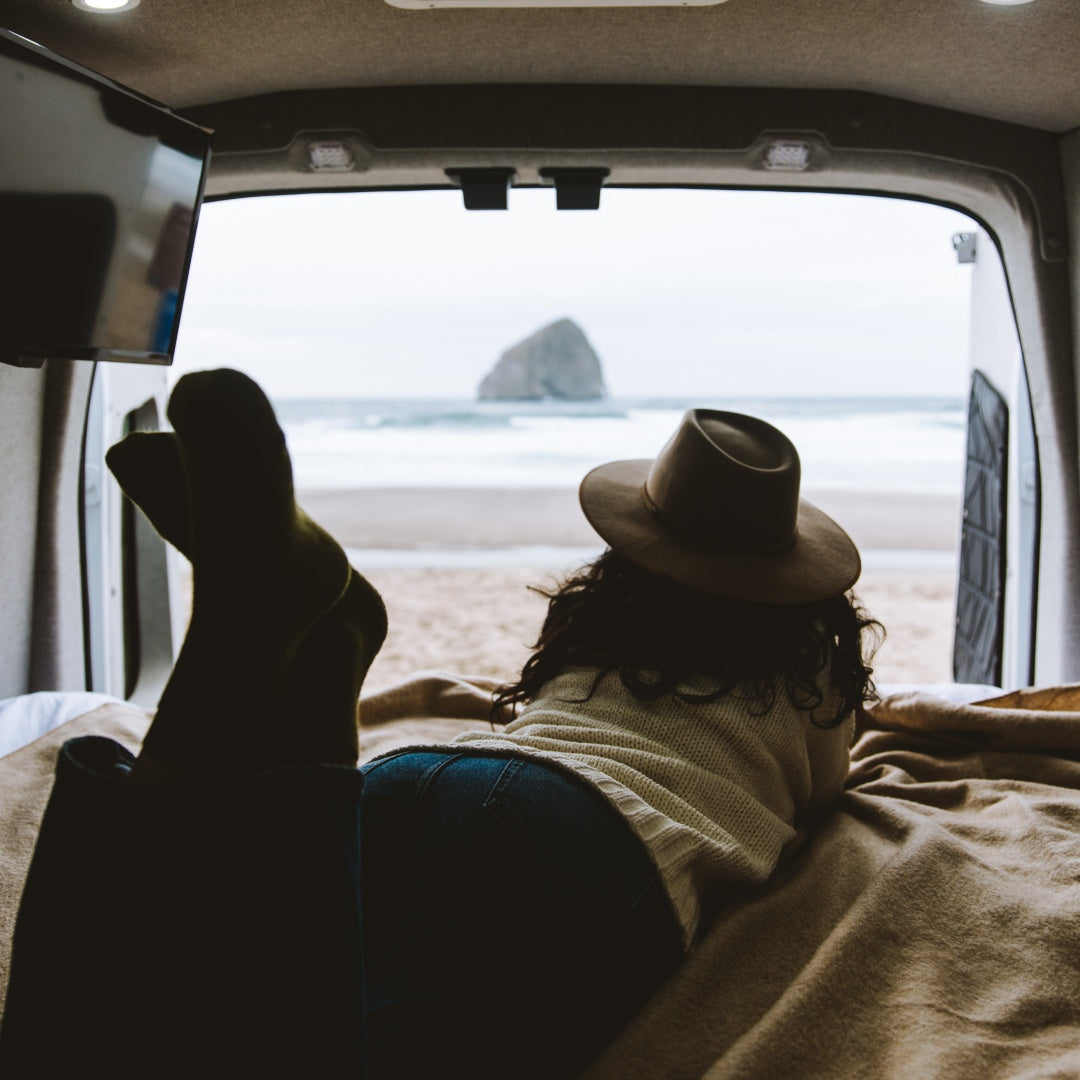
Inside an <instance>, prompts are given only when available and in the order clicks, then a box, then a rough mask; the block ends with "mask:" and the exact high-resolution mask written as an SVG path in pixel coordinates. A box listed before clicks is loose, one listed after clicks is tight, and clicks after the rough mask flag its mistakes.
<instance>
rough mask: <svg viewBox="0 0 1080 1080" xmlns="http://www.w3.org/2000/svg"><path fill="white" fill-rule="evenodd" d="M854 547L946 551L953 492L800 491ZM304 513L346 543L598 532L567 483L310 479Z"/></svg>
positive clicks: (302, 494) (482, 541)
mask: <svg viewBox="0 0 1080 1080" xmlns="http://www.w3.org/2000/svg"><path fill="white" fill-rule="evenodd" d="M804 496H805V498H806V499H808V500H809V501H810V502H812V503H814V504H815V505H816V506H817V507H818V508H819V509H821V510H823V511H824V512H825V513H826V514H828V515H829V516H830V517H832V518H833V519H834V520H836V521H837V522H839V523H840V525H841V526H842V527H843V528H844V529H845V530H846V531H847V532H848V533H849V534H850V536H851V538H852V539H853V540H854V541H855V544H856V545H857V546H858V547H859V549H860V550H861V551H870V550H918V551H950V550H954V549H955V548H956V544H957V538H958V536H959V523H960V498H959V495H958V494H957V495H948V494H940V493H932V494H919V493H913V492H867V491H816V492H815V491H807V492H805V493H804ZM297 501H298V502H299V503H300V505H301V506H302V507H303V508H304V509H305V510H306V511H307V513H308V514H309V515H310V516H311V517H312V518H313V519H314V520H315V521H317V522H319V524H320V525H322V526H323V528H325V529H326V530H327V531H328V532H330V533H331V534H332V535H333V536H334V537H336V538H337V540H338V542H339V543H340V544H342V545H343V546H344V547H351V548H385V549H393V550H406V549H411V548H421V547H429V548H440V547H441V548H448V547H454V546H467V547H479V548H484V547H489V548H506V547H514V546H519V545H520V546H548V547H568V548H592V547H595V546H596V545H597V543H598V540H597V537H596V534H595V533H594V532H593V530H592V528H591V526H590V525H589V523H588V522H587V521H586V520H585V516H584V515H583V514H582V512H581V509H580V507H579V506H578V501H577V491H576V489H574V488H553V487H551V488H496V487H490V488H489V487H398V488H377V487H375V488H307V489H301V490H299V491H298V492H297Z"/></svg>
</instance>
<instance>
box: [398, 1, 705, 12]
mask: <svg viewBox="0 0 1080 1080" xmlns="http://www.w3.org/2000/svg"><path fill="white" fill-rule="evenodd" d="M386 2H387V3H388V4H391V5H392V6H393V7H397V8H412V9H417V8H442V9H443V10H446V9H448V8H610V7H708V6H709V5H711V4H722V3H724V0H386Z"/></svg>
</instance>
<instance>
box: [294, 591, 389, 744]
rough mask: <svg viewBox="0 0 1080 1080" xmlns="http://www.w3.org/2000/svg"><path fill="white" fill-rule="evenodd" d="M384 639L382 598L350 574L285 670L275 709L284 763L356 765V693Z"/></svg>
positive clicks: (384, 622) (384, 626)
mask: <svg viewBox="0 0 1080 1080" xmlns="http://www.w3.org/2000/svg"><path fill="white" fill-rule="evenodd" d="M385 638H386V608H385V606H384V605H383V602H382V597H381V596H379V593H378V592H377V591H376V589H375V587H374V586H373V585H372V584H371V583H370V582H369V581H368V580H367V579H366V578H364V577H362V576H361V575H360V574H358V573H357V572H356V571H355V570H354V571H353V572H352V573H351V575H350V576H349V586H348V588H347V589H346V590H345V595H344V596H343V597H342V598H341V599H340V600H339V601H338V602H337V603H336V604H335V605H334V607H333V608H332V609H331V610H330V611H329V612H328V613H327V614H326V615H324V616H323V618H321V619H320V620H319V621H318V622H317V623H316V624H315V625H314V626H313V627H312V629H311V632H310V633H309V634H308V636H307V637H306V638H305V639H304V643H303V645H301V647H300V649H299V651H298V652H297V654H296V658H295V659H294V660H293V663H292V667H291V668H290V669H289V673H288V676H287V678H286V682H285V688H284V693H283V694H282V699H281V706H280V709H279V710H278V714H279V716H280V721H279V727H280V730H281V731H282V733H283V735H282V737H283V741H284V742H286V743H287V746H288V751H289V760H291V761H294V762H301V761H303V762H311V763H316V762H331V763H333V764H336V765H355V764H356V759H357V756H358V754H359V744H358V732H357V704H358V701H359V698H360V689H361V687H362V686H363V683H364V678H365V676H366V675H367V672H368V668H369V667H371V662H372V661H373V660H374V659H375V656H376V654H377V653H378V651H379V649H380V648H381V647H382V643H383V641H384V639H385Z"/></svg>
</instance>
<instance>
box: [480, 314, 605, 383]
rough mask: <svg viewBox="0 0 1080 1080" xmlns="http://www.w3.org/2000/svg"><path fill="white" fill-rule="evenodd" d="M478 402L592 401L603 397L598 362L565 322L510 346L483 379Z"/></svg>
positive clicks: (572, 325) (571, 324)
mask: <svg viewBox="0 0 1080 1080" xmlns="http://www.w3.org/2000/svg"><path fill="white" fill-rule="evenodd" d="M477 396H478V397H479V399H480V400H481V401H542V400H543V399H544V398H555V399H557V400H559V401H594V400H596V399H597V398H603V397H607V389H606V388H605V386H604V376H603V373H602V372H601V370H600V358H599V357H598V356H597V355H596V353H595V352H594V351H593V347H592V346H591V345H590V344H589V342H588V340H587V339H586V337H585V335H584V334H583V333H582V332H581V328H580V327H579V326H578V325H577V323H575V322H572V321H571V320H570V319H559V320H558V322H553V323H551V325H550V326H545V327H544V328H543V329H542V330H537V331H536V333H535V334H532V335H531V336H530V337H527V338H526V339H525V340H524V341H519V342H518V343H517V344H516V345H513V346H511V347H510V348H509V349H507V350H506V352H504V353H503V354H502V356H500V357H499V360H498V363H496V365H495V366H494V367H493V368H492V369H491V371H489V372H488V373H487V375H485V376H484V379H483V381H482V382H481V383H480V390H479V393H478V395H477Z"/></svg>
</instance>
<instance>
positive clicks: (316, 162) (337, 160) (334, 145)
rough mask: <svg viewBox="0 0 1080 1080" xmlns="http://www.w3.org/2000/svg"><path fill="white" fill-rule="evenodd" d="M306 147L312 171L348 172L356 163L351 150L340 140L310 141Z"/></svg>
mask: <svg viewBox="0 0 1080 1080" xmlns="http://www.w3.org/2000/svg"><path fill="white" fill-rule="evenodd" d="M307 149H308V162H309V163H310V165H311V169H312V172H348V171H349V170H350V169H352V167H353V166H354V165H355V164H356V159H355V158H354V157H353V153H352V150H350V149H349V148H348V147H347V146H346V145H345V144H344V143H342V142H310V143H308V148H307Z"/></svg>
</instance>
